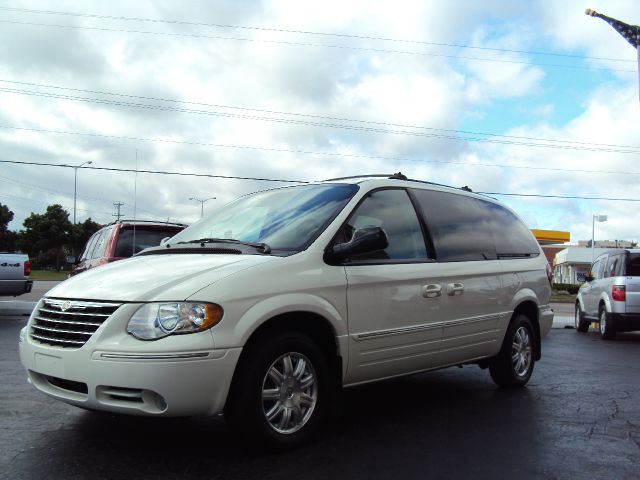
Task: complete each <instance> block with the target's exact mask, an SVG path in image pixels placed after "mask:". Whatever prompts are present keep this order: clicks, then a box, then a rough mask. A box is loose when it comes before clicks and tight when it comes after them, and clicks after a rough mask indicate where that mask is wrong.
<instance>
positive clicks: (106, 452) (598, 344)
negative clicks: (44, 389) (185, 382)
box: [0, 316, 640, 480]
mask: <svg viewBox="0 0 640 480" xmlns="http://www.w3.org/2000/svg"><path fill="white" fill-rule="evenodd" d="M25 323H26V318H24V317H7V316H4V317H0V404H1V406H2V408H0V478H6V479H41V478H42V479H44V478H52V479H57V478H60V479H62V478H65V479H84V478H94V479H97V478H110V479H113V478H127V479H136V478H140V479H145V478H154V479H171V478H182V479H184V478H211V479H224V478H233V479H279V478H283V479H284V478H286V479H291V478H303V477H304V478H309V479H315V478H318V479H320V478H322V479H326V478H349V479H360V478H362V479H368V480H370V479H388V478H402V479H411V478H436V479H440V478H443V479H444V478H491V479H495V478H518V479H577V478H579V479H602V478H615V479H637V478H639V477H640V402H638V399H639V398H640V376H639V375H638V374H637V368H638V367H637V366H638V365H639V364H640V335H639V334H624V335H619V339H618V340H616V341H604V340H601V339H600V338H599V336H598V335H597V334H596V333H585V334H579V333H576V332H575V331H574V330H572V329H562V328H560V329H558V328H556V329H553V330H551V332H550V333H549V335H548V336H547V338H546V341H545V343H544V345H543V359H542V361H540V362H539V363H538V364H537V365H536V369H535V371H534V373H533V377H532V379H531V382H530V383H529V386H528V387H527V388H524V389H520V390H506V389H500V388H497V387H496V386H495V385H494V384H493V383H492V381H491V379H490V377H489V374H488V372H487V371H483V370H480V369H479V368H478V367H475V366H465V367H464V368H450V369H447V370H442V371H438V372H430V373H423V374H418V375H413V376H409V377H404V378H400V379H396V380H391V381H386V382H381V383H377V384H371V385H366V386H361V387H356V388H351V389H347V390H346V391H345V393H344V408H343V411H342V413H341V414H340V415H339V417H338V418H337V419H336V420H335V421H334V422H333V423H332V424H330V425H328V426H327V429H326V431H325V433H324V434H323V435H322V436H321V438H319V439H318V440H317V441H316V442H314V443H313V444H310V445H307V446H305V447H302V448H300V449H298V450H295V451H292V452H286V453H280V454H271V453H264V452H257V451H254V450H251V449H248V448H247V447H246V446H245V445H244V443H243V442H242V439H240V440H236V439H234V438H233V436H232V435H231V433H230V432H229V431H228V430H227V428H226V426H225V424H224V421H223V420H222V418H221V417H210V418H189V419H153V418H140V417H128V416H118V415H113V414H106V413H95V412H88V411H84V410H81V409H78V408H75V407H72V406H69V405H65V404H63V403H60V402H57V401H54V400H52V399H49V398H48V397H46V396H44V395H43V394H41V393H39V392H37V391H36V390H35V389H34V388H32V387H31V386H30V385H29V384H28V383H27V382H26V379H25V374H24V371H23V369H22V366H21V365H20V363H19V360H18V352H17V338H18V333H19V330H20V328H21V327H22V326H23V325H24V324H25ZM204 381H206V379H203V382H204Z"/></svg>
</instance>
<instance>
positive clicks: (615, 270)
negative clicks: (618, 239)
mask: <svg viewBox="0 0 640 480" xmlns="http://www.w3.org/2000/svg"><path fill="white" fill-rule="evenodd" d="M623 262H624V254H622V253H620V254H618V255H611V256H610V257H609V260H608V261H607V268H606V269H605V272H604V275H605V277H617V276H618V275H621V271H622V264H623Z"/></svg>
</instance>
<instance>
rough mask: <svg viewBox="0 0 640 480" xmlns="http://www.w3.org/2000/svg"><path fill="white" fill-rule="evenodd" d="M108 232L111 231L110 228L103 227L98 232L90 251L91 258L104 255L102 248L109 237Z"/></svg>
mask: <svg viewBox="0 0 640 480" xmlns="http://www.w3.org/2000/svg"><path fill="white" fill-rule="evenodd" d="M109 232H111V229H110V228H105V229H104V230H101V231H100V232H98V237H97V238H96V245H95V247H94V249H93V252H91V258H100V257H103V256H104V249H105V247H106V243H107V238H108V237H109Z"/></svg>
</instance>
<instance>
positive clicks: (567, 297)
mask: <svg viewBox="0 0 640 480" xmlns="http://www.w3.org/2000/svg"><path fill="white" fill-rule="evenodd" d="M576 297H577V295H573V294H571V293H566V292H562V293H559V292H556V291H555V290H554V291H553V292H552V293H551V301H552V302H557V303H576Z"/></svg>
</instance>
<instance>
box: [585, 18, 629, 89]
mask: <svg viewBox="0 0 640 480" xmlns="http://www.w3.org/2000/svg"><path fill="white" fill-rule="evenodd" d="M584 13H585V14H586V15H588V16H590V17H598V18H600V19H602V20H604V21H605V22H607V23H608V24H609V25H611V26H612V27H613V28H614V30H616V31H617V32H618V33H619V34H620V35H622V36H623V37H624V39H625V40H626V41H627V42H629V43H630V44H631V45H632V46H634V47H635V49H636V52H637V53H636V55H637V57H638V100H640V25H629V24H627V23H624V22H621V21H620V20H616V19H615V18H611V17H607V16H606V15H603V14H602V13H598V12H596V11H595V10H593V9H591V8H587V9H586V10H585V11H584ZM634 30H635V38H634V36H633V33H632V32H633V31H634Z"/></svg>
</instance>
